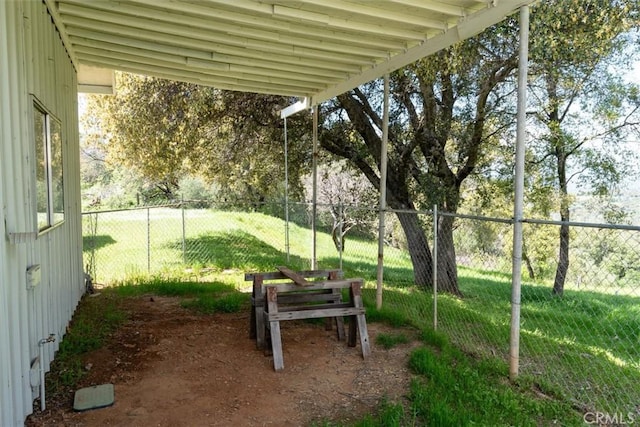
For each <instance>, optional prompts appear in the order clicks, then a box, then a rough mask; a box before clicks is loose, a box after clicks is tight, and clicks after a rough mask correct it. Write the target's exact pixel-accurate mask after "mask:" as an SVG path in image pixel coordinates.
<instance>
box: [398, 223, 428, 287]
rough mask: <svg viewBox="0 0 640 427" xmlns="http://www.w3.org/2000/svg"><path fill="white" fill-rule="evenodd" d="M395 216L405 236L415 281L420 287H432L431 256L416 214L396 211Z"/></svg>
mask: <svg viewBox="0 0 640 427" xmlns="http://www.w3.org/2000/svg"><path fill="white" fill-rule="evenodd" d="M397 216H398V220H399V221H400V225H401V226H402V229H403V230H404V234H405V235H406V236H407V246H408V249H409V255H410V256H411V262H412V264H413V275H414V280H415V283H416V285H417V286H418V287H421V288H431V287H433V258H432V256H431V251H430V250H429V243H428V242H427V237H426V235H425V233H424V229H423V228H422V226H421V225H420V221H419V219H418V214H417V213H405V212H398V213H397Z"/></svg>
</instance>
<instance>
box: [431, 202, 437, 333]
mask: <svg viewBox="0 0 640 427" xmlns="http://www.w3.org/2000/svg"><path fill="white" fill-rule="evenodd" d="M431 270H432V271H433V273H432V274H433V330H434V331H437V330H438V205H433V268H432V269H431Z"/></svg>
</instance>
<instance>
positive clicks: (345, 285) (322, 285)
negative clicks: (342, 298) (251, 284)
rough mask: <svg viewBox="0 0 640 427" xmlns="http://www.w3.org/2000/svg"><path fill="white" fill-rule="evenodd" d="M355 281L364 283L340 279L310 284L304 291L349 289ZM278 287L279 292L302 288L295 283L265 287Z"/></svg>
mask: <svg viewBox="0 0 640 427" xmlns="http://www.w3.org/2000/svg"><path fill="white" fill-rule="evenodd" d="M353 281H362V279H340V280H324V281H321V282H309V283H310V285H309V286H305V287H304V290H317V289H336V288H337V289H349V288H350V287H351V283H352V282H353ZM264 286H265V287H268V286H277V287H278V292H291V291H299V290H300V289H301V288H300V286H298V285H295V284H293V283H272V284H267V285H264Z"/></svg>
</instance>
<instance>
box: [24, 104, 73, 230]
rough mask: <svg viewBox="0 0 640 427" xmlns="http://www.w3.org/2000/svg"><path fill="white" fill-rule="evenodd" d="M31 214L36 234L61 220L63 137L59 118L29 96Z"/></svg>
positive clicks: (61, 221)
mask: <svg viewBox="0 0 640 427" xmlns="http://www.w3.org/2000/svg"><path fill="white" fill-rule="evenodd" d="M32 101H33V102H32V126H31V129H32V131H33V132H34V134H33V135H32V138H31V140H32V142H33V153H34V159H35V161H34V171H33V177H34V185H33V188H34V190H35V191H34V194H35V197H34V209H33V211H34V215H35V225H36V228H37V230H38V234H43V233H44V232H47V231H49V230H51V229H53V228H55V227H57V226H59V225H61V224H63V223H64V222H65V207H66V206H65V194H64V187H65V185H64V180H65V179H64V178H65V174H64V169H65V168H64V157H65V152H64V151H65V150H64V145H65V144H64V137H63V131H62V121H61V120H60V119H58V118H57V117H56V116H55V115H53V114H52V113H51V112H50V111H49V110H48V109H47V108H46V107H45V106H44V105H43V103H42V102H40V101H39V100H38V99H37V98H36V97H35V96H33V97H32Z"/></svg>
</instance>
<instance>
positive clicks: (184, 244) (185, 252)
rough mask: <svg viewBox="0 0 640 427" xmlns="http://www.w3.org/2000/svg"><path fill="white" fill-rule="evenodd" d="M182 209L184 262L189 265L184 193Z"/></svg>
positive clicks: (181, 198) (181, 197)
mask: <svg viewBox="0 0 640 427" xmlns="http://www.w3.org/2000/svg"><path fill="white" fill-rule="evenodd" d="M180 200H181V203H180V209H181V211H182V212H181V213H182V263H183V264H184V265H187V226H186V221H185V212H184V194H182V195H181V196H180Z"/></svg>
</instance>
